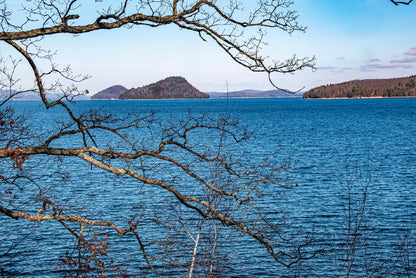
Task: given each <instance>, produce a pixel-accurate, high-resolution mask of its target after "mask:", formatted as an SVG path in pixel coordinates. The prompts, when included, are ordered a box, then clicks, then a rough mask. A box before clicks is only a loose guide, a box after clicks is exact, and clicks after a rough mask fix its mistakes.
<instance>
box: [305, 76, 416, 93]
mask: <svg viewBox="0 0 416 278" xmlns="http://www.w3.org/2000/svg"><path fill="white" fill-rule="evenodd" d="M415 96H416V75H413V76H409V77H401V78H391V79H369V80H353V81H348V82H343V83H339V84H330V85H325V86H320V87H317V88H313V89H311V90H309V91H307V92H306V93H305V94H304V95H303V98H305V99H308V98H367V97H415Z"/></svg>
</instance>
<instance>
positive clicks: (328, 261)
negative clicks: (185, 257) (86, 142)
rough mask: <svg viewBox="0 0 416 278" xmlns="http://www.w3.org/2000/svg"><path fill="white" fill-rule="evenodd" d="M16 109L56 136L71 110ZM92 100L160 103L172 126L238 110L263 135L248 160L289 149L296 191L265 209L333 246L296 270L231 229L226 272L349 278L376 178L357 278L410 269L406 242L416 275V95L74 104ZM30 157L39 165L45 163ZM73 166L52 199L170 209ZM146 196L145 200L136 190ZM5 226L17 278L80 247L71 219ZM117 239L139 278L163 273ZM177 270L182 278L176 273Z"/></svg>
mask: <svg viewBox="0 0 416 278" xmlns="http://www.w3.org/2000/svg"><path fill="white" fill-rule="evenodd" d="M13 106H15V108H16V110H18V111H22V112H25V113H26V114H29V115H31V117H32V118H30V120H31V121H32V122H33V126H36V127H42V130H44V131H45V134H44V135H43V136H44V137H46V136H47V135H48V132H47V131H48V130H50V129H53V124H54V122H53V120H52V119H55V118H57V117H58V116H60V115H61V113H62V111H59V110H57V109H52V110H51V111H47V112H46V111H44V110H43V109H42V108H41V107H40V103H39V102H29V101H21V102H15V103H13ZM91 107H94V108H99V107H102V109H104V110H105V111H108V112H111V113H114V114H116V115H118V116H123V115H126V114H127V113H129V112H131V111H135V112H136V113H139V112H142V111H150V110H151V109H155V110H157V111H158V114H157V115H158V117H159V118H161V119H170V117H171V116H172V117H173V120H172V121H175V119H178V118H183V117H186V115H187V113H188V110H191V111H192V113H193V114H195V115H201V114H204V113H205V114H206V115H207V116H210V117H214V118H215V117H216V116H217V115H219V114H223V113H225V112H227V113H228V114H229V115H230V116H231V118H233V119H236V120H238V121H239V122H240V123H241V124H242V125H244V126H246V127H247V128H248V130H249V131H251V132H252V133H253V135H254V139H253V140H252V141H250V142H248V143H245V144H246V145H245V149H244V151H245V152H246V155H247V157H248V158H249V159H248V160H247V161H244V163H248V164H250V163H253V165H254V164H255V163H256V162H257V159H258V158H259V157H262V156H264V155H267V154H269V153H271V152H274V151H277V150H278V155H277V156H276V158H275V159H276V162H277V163H284V162H285V161H289V160H290V161H291V162H292V163H293V166H292V168H291V170H290V171H289V172H287V173H284V174H283V175H284V177H286V178H288V179H289V180H291V181H292V182H293V183H295V184H296V185H297V186H295V187H293V188H292V189H291V190H288V191H285V192H284V196H283V197H282V199H281V200H279V201H278V202H276V203H271V204H264V205H265V207H264V209H265V211H266V212H268V213H280V211H284V212H285V218H286V219H287V225H285V226H284V227H283V229H284V230H285V232H286V234H288V235H293V237H299V239H301V238H304V237H305V236H306V235H308V234H310V235H312V234H313V235H314V237H315V241H314V242H316V246H315V248H319V247H322V246H323V247H324V249H325V251H324V252H323V253H322V254H320V255H318V256H316V257H314V258H313V259H311V260H308V261H305V262H302V263H301V264H299V265H297V266H294V267H292V268H290V269H287V268H285V267H283V266H280V265H278V264H276V263H275V262H273V260H272V259H271V258H270V257H268V254H267V252H265V250H264V248H263V247H261V246H259V245H258V244H257V243H256V242H255V241H254V240H252V239H250V238H248V237H247V238H245V237H241V236H240V235H238V236H237V237H236V238H235V237H234V238H233V233H231V232H230V231H228V232H227V231H224V235H226V239H224V242H223V250H224V251H223V252H224V253H226V254H227V256H226V257H227V259H226V263H225V265H224V266H223V268H224V271H223V275H224V276H225V277H340V276H341V277H345V276H346V271H345V266H344V265H343V264H342V258H343V257H344V254H345V248H344V247H343V246H342V243H345V231H346V229H347V228H348V227H347V224H346V223H347V222H346V216H347V215H348V211H349V210H348V196H350V197H351V199H350V201H351V202H350V204H352V207H353V208H357V207H359V204H360V200H362V196H363V191H362V190H363V188H365V186H366V185H368V192H367V210H366V217H365V227H366V229H365V231H363V232H361V234H360V236H361V240H362V241H360V246H359V247H360V249H359V250H357V255H356V256H357V261H356V262H355V265H354V270H353V271H352V272H351V276H352V277H365V276H369V277H378V276H382V277H395V276H405V272H406V271H404V270H403V269H404V267H403V265H404V264H405V263H403V260H405V257H406V256H405V254H404V253H405V252H404V251H403V250H405V249H406V248H401V247H403V246H404V243H403V242H406V243H408V245H406V246H408V247H409V248H407V249H406V250H407V251H409V252H407V253H406V254H407V255H408V256H407V258H408V261H407V262H409V264H408V265H410V266H411V268H410V270H409V271H411V274H413V275H414V274H415V267H416V255H415V252H416V248H415V247H416V244H415V232H414V230H415V228H416V227H415V224H416V98H396V99H351V100H347V99H345V100H344V99H339V100H302V99H298V98H293V99H241V100H229V101H226V100H186V101H185V100H175V101H82V102H79V103H77V104H76V106H74V111H76V112H80V111H86V110H88V109H90V108H91ZM205 139H206V138H205ZM103 140H106V138H103ZM206 140H207V143H209V142H208V139H206ZM40 141H41V140H40ZM70 143H71V142H68V144H70ZM27 163H29V164H28V165H29V166H30V165H32V166H33V167H35V166H38V165H37V163H39V162H35V161H30V160H28V162H27ZM30 163H31V164H30ZM40 163H44V165H43V167H41V168H42V169H43V170H44V171H45V173H46V172H48V169H50V168H53V167H55V166H54V165H53V163H51V162H49V161H48V160H47V159H46V158H45V161H42V162H40ZM48 163H51V165H49V164H48ZM63 165H64V166H65V167H66V168H65V169H63V170H65V171H71V172H72V173H73V175H72V177H71V180H70V181H67V180H65V179H64V178H62V177H61V179H60V178H57V177H51V178H50V180H48V181H47V180H44V182H49V183H50V191H51V192H52V193H51V196H52V195H53V196H54V197H55V199H56V200H62V202H67V203H66V205H68V206H72V207H83V205H84V204H86V203H88V202H89V201H91V203H93V204H94V208H95V210H96V211H98V212H99V213H103V214H104V213H105V214H108V215H110V218H112V219H111V220H113V221H120V223H122V217H121V216H120V215H122V216H124V215H128V214H129V213H130V212H131V208H132V207H133V206H136V205H137V206H138V205H147V206H154V209H166V207H167V203H166V200H168V197H166V196H164V194H163V193H158V191H157V190H158V189H157V188H154V187H150V188H146V187H142V186H141V185H138V184H137V183H136V182H134V181H132V180H131V179H128V178H124V177H119V178H115V177H114V175H111V174H108V173H105V172H103V171H101V170H99V169H95V168H92V169H91V168H90V167H88V166H87V165H86V163H85V162H83V161H74V162H71V163H66V164H65V163H64V164H63ZM49 167H50V168H49ZM38 168H39V167H38ZM38 168H36V169H38ZM3 171H4V170H3ZM64 180H65V181H64ZM348 185H349V187H348ZM348 188H349V189H350V194H348ZM137 192H140V198H139V197H137V196H136V195H135V194H137ZM69 195H71V196H69ZM138 195H139V194H138ZM138 199H140V202H139V201H138ZM0 221H1V222H0V223H1V224H0V266H1V267H2V268H3V269H4V270H5V271H6V277H7V276H14V275H21V276H22V277H24V276H26V277H50V276H51V275H52V276H59V275H60V272H59V271H60V269H59V266H58V264H59V256H62V255H65V252H66V250H68V249H71V248H72V247H73V246H74V243H73V241H72V240H71V236H70V235H68V232H67V231H66V230H65V229H63V228H62V226H60V225H59V224H52V225H50V224H48V223H40V224H29V223H27V222H24V221H22V220H19V221H16V220H11V219H8V218H6V217H5V216H3V215H0ZM22 227H23V228H24V230H25V231H26V232H27V233H28V235H27V237H26V238H25V239H24V240H23V241H22V242H21V243H20V244H19V245H18V246H17V247H15V248H13V249H11V250H9V248H10V247H11V246H12V244H13V243H15V242H17V241H19V238H20V237H19V234H17V233H15V232H14V230H15V229H17V228H19V229H20V228H22ZM142 232H143V237H144V238H151V236H152V233H156V232H157V230H154V229H153V228H152V229H151V228H146V227H143V229H142ZM406 239H408V241H406ZM110 242H111V243H112V245H111V246H112V247H111V248H110V249H109V253H112V254H113V255H114V254H115V257H117V256H120V257H123V259H122V262H121V264H120V267H123V266H124V267H125V266H128V267H127V269H128V271H129V273H131V274H132V277H135V276H136V275H137V276H139V277H140V276H141V275H142V276H148V277H152V273H151V272H147V273H145V274H141V275H139V274H137V273H139V270H140V269H141V268H143V265H144V262H143V258H142V257H141V256H140V254H141V253H140V250H138V248H137V243H135V239H134V235H129V236H126V237H123V238H121V239H118V238H117V235H111V237H110ZM411 247H413V249H412V248H411ZM311 248H313V247H311ZM167 276H173V277H177V275H176V274H172V273H169V275H168V274H167Z"/></svg>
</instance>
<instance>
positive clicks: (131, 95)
mask: <svg viewBox="0 0 416 278" xmlns="http://www.w3.org/2000/svg"><path fill="white" fill-rule="evenodd" d="M202 98H209V95H208V94H205V93H202V92H201V91H199V90H198V89H196V88H195V87H194V86H192V85H191V84H189V83H188V81H186V79H185V78H183V77H177V76H174V77H168V78H166V79H164V80H161V81H158V82H156V83H153V84H150V85H147V86H144V87H140V88H136V89H134V88H133V89H130V90H127V91H126V92H124V93H122V94H121V95H120V99H202Z"/></svg>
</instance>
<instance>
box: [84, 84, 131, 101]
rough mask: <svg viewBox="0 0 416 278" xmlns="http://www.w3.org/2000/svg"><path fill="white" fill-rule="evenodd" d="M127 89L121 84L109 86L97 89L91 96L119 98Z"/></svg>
mask: <svg viewBox="0 0 416 278" xmlns="http://www.w3.org/2000/svg"><path fill="white" fill-rule="evenodd" d="M125 91H127V88H125V87H123V86H121V85H115V86H111V87H109V88H107V89H105V90H102V91H99V92H98V93H96V94H95V95H93V96H91V99H93V100H102V99H119V97H120V95H121V94H122V93H124V92H125Z"/></svg>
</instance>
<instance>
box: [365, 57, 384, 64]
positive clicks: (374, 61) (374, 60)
mask: <svg viewBox="0 0 416 278" xmlns="http://www.w3.org/2000/svg"><path fill="white" fill-rule="evenodd" d="M377 62H381V60H380V59H378V58H377V59H371V60H370V61H367V63H377Z"/></svg>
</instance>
